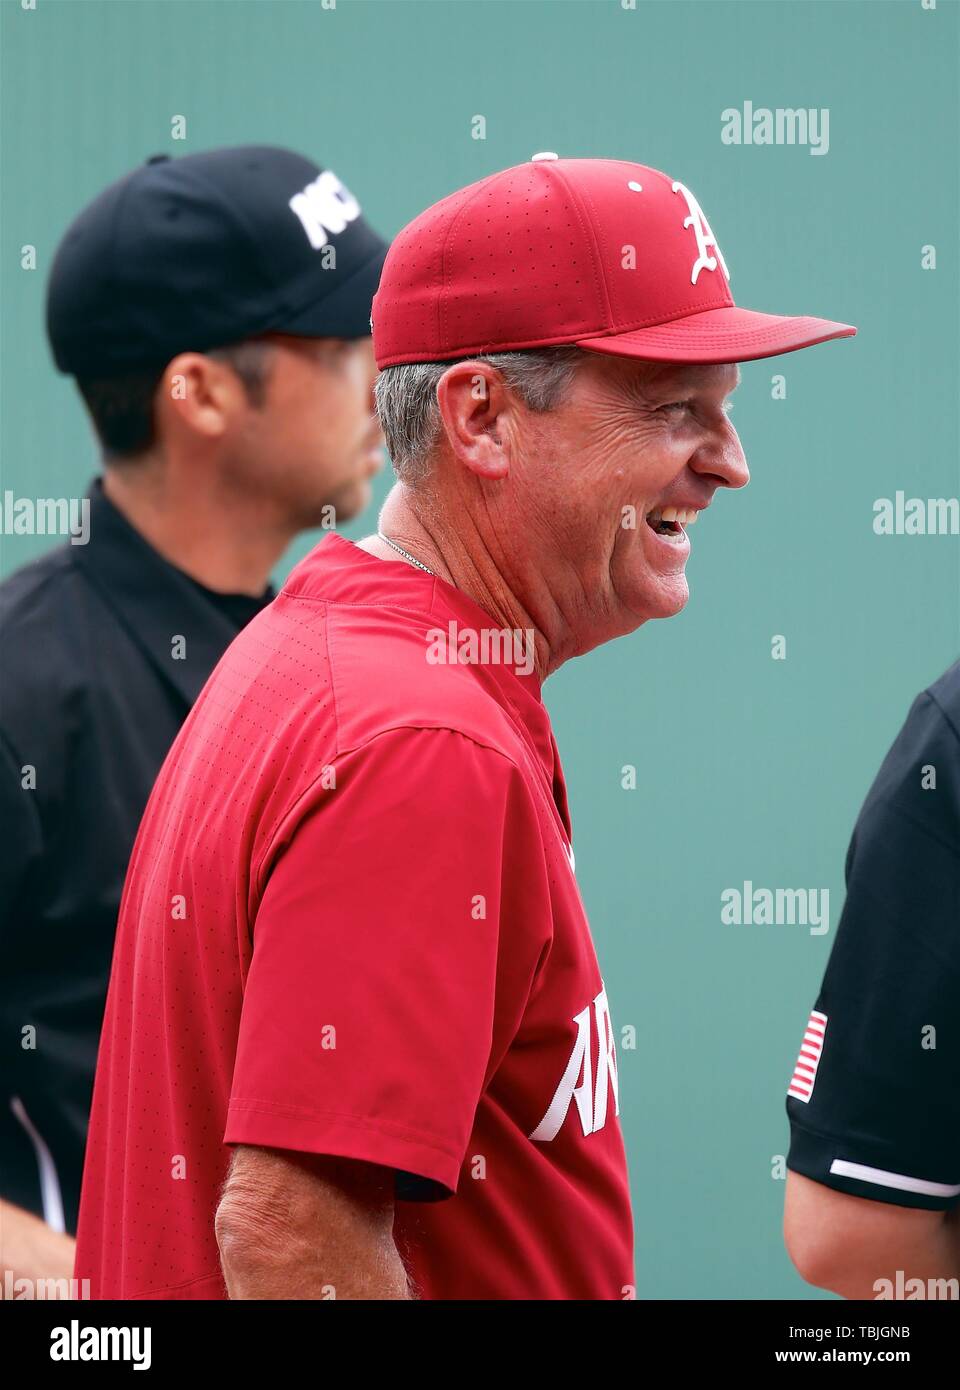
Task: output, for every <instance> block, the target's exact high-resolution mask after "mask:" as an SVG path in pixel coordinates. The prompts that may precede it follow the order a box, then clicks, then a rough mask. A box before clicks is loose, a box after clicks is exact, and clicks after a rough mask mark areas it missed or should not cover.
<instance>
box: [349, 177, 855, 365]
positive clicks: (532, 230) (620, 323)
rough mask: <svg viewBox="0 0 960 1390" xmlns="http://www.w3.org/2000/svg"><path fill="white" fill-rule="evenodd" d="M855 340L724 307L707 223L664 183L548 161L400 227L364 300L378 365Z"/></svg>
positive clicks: (680, 191) (797, 319) (728, 352)
mask: <svg viewBox="0 0 960 1390" xmlns="http://www.w3.org/2000/svg"><path fill="white" fill-rule="evenodd" d="M856 331H857V330H856V329H855V328H854V327H852V326H851V325H850V324H845V323H834V322H833V321H831V320H828V319H820V318H811V317H809V316H806V315H803V316H781V315H775V314H767V313H761V312H758V311H756V310H751V309H741V308H738V307H737V306H736V305H735V304H734V301H733V296H732V294H731V292H730V278H729V269H728V266H727V263H726V261H725V259H724V256H723V253H722V252H721V250H720V248H719V246H718V245H717V241H716V238H715V236H714V234H713V231H712V230H711V227H710V224H709V222H708V221H707V218H706V216H705V214H704V212H703V210H702V208H701V207H700V205H699V203H698V202H697V199H696V198H695V196H694V195H693V193H691V191H690V190H689V189H688V188H687V187H686V186H685V185H684V184H682V183H680V182H679V181H678V180H676V179H671V178H670V177H669V176H668V175H666V174H663V173H660V171H659V170H657V169H650V168H648V167H647V166H646V165H642V164H632V163H628V162H626V161H623V160H614V159H558V158H557V157H556V156H555V155H553V154H550V153H547V154H541V155H537V156H535V157H534V158H533V159H532V160H531V161H530V162H529V163H527V164H521V165H517V166H516V167H515V168H512V169H506V170H504V171H503V172H502V173H499V174H493V175H491V176H490V177H489V178H486V179H481V180H480V182H479V183H474V184H471V185H470V186H469V187H467V188H462V189H460V190H459V192H457V193H453V194H451V195H450V197H448V198H444V199H442V200H441V201H440V202H439V203H435V204H434V206H433V207H430V208H428V209H427V210H426V212H423V213H421V215H420V216H419V217H416V218H414V220H413V221H412V222H411V223H409V224H408V226H406V227H405V228H404V229H403V231H401V232H400V234H399V236H398V237H397V239H396V241H395V242H394V244H393V247H392V249H391V250H390V252H389V253H388V255H387V258H386V262H385V264H384V268H383V274H382V276H381V279H380V287H379V289H378V291H377V294H376V295H375V297H374V301H373V342H374V348H375V351H376V356H377V364H378V366H380V367H381V368H382V367H389V366H394V365H396V364H398V363H402V362H430V361H446V360H450V359H453V358H457V357H468V356H470V355H472V354H479V353H485V352H495V351H508V350H513V349H522V348H533V347H544V346H549V345H551V344H561V343H574V344H576V345H577V346H578V347H581V348H586V349H588V350H589V351H593V352H602V353H610V354H614V355H616V356H621V357H636V358H644V359H647V360H650V361H656V362H742V361H749V360H752V359H754V358H758V357H772V356H774V355H776V354H777V353H781V352H792V351H794V350H795V349H796V348H801V347H810V346H812V345H813V344H814V343H819V342H824V341H825V340H827V339H829V338H843V337H852V336H853V334H855V333H856Z"/></svg>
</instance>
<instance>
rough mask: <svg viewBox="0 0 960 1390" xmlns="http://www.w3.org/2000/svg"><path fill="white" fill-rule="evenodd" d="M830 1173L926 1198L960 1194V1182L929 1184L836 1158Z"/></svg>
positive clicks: (922, 1179)
mask: <svg viewBox="0 0 960 1390" xmlns="http://www.w3.org/2000/svg"><path fill="white" fill-rule="evenodd" d="M830 1172H831V1173H836V1174H837V1176H838V1177H841V1178H858V1179H859V1180H860V1182H872V1183H874V1185H875V1186H877V1187H895V1188H897V1189H898V1190H899V1191H900V1192H919V1193H922V1194H923V1196H925V1197H956V1196H957V1195H958V1194H960V1182H957V1183H947V1182H928V1181H927V1179H926V1178H908V1177H907V1176H906V1175H905V1174H904V1173H888V1172H886V1171H885V1170H884V1169H883V1168H868V1167H867V1166H866V1165H865V1164H863V1163H849V1162H848V1161H847V1160H846V1159H845V1158H835V1159H834V1160H833V1162H832V1163H831V1164H830Z"/></svg>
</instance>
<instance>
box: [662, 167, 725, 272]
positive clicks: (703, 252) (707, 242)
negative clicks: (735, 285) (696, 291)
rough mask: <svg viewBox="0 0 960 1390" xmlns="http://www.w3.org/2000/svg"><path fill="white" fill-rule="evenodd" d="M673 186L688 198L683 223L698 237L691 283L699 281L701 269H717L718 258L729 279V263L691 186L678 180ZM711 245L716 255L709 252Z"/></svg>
mask: <svg viewBox="0 0 960 1390" xmlns="http://www.w3.org/2000/svg"><path fill="white" fill-rule="evenodd" d="M672 187H673V191H674V193H682V194H683V196H684V198H685V199H686V200H687V210H688V212H689V216H688V217H685V218H684V219H683V225H684V226H685V227H692V228H693V234H694V236H695V237H696V238H697V259H696V260H695V261H694V263H693V271H692V272H691V275H690V283H691V285H695V284H696V283H697V276H698V275H699V274H700V272H701V270H716V268H717V261H718V260H719V262H720V264H721V265H722V266H723V273H724V275H725V276H726V277H727V279H728V280H729V279H730V272H729V270H728V269H727V263H726V261H725V260H724V259H723V252H722V251H721V250H720V247H719V246H718V245H717V238H716V237H715V236H714V235H713V232H712V231H711V230H710V223H709V222H708V221H707V219H706V217H705V216H704V212H703V208H702V207H701V206H700V204H699V203H698V202H697V200H696V198H695V197H694V196H693V194H692V193H691V192H690V190H689V188H687V187H686V186H685V185H684V184H682V183H680V182H679V181H678V180H674V183H673V185H672ZM711 246H712V247H713V249H714V250H715V251H716V253H717V254H716V256H711V255H710V254H709V251H710V247H711Z"/></svg>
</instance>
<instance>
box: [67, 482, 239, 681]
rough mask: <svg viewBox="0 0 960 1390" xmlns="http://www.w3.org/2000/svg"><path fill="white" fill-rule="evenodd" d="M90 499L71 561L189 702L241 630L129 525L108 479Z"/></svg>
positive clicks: (93, 490)
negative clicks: (84, 537)
mask: <svg viewBox="0 0 960 1390" xmlns="http://www.w3.org/2000/svg"><path fill="white" fill-rule="evenodd" d="M87 497H88V499H89V502H90V538H89V541H88V543H87V544H86V545H76V546H71V547H70V553H71V557H72V559H73V562H74V564H75V565H77V566H78V568H79V569H80V570H81V571H82V573H83V574H84V576H85V577H86V578H87V579H88V580H89V582H90V583H91V584H93V585H94V587H95V588H96V589H97V592H98V593H99V594H100V597H101V598H102V599H103V601H104V603H105V604H106V605H107V607H108V608H109V609H110V610H111V611H112V612H113V614H114V615H115V617H116V618H117V619H118V621H119V622H120V623H121V625H122V626H123V627H124V628H125V629H126V631H127V634H128V636H129V637H130V638H131V639H132V641H133V642H134V643H135V644H136V645H137V646H138V647H139V648H140V650H141V652H142V653H143V654H144V656H145V657H146V658H147V660H148V661H149V662H150V664H151V665H152V666H153V668H154V670H155V671H156V672H157V674H158V675H159V676H160V677H161V678H162V679H163V680H164V681H165V682H166V684H167V685H169V686H171V687H172V688H173V689H174V690H175V691H176V692H177V693H178V694H179V695H180V696H181V697H182V698H183V700H184V702H185V704H186V705H187V707H188V708H189V706H191V705H192V704H193V703H194V701H195V700H196V698H197V696H198V695H199V694H200V691H201V690H202V688H203V686H204V685H205V684H206V681H207V677H208V676H209V675H210V672H211V671H212V670H213V668H214V666H215V665H216V664H217V662H218V661H219V660H220V658H221V656H222V655H223V653H224V652H225V651H226V649H227V647H228V646H229V645H230V643H231V642H232V641H233V639H234V637H236V635H237V629H236V627H235V626H234V625H233V624H232V623H231V622H230V620H229V619H228V618H227V616H226V614H224V613H222V612H220V611H219V610H218V609H217V608H216V607H215V606H214V605H213V604H211V603H208V602H207V601H206V599H205V598H204V596H203V593H202V592H201V590H200V589H199V588H198V587H197V586H196V585H195V584H194V583H192V582H191V580H190V579H189V577H188V576H187V575H186V574H184V573H183V572H182V571H181V570H178V569H177V568H176V567H175V566H174V565H171V564H170V563H169V562H168V561H167V560H165V559H164V558H163V556H162V555H160V554H159V553H158V552H157V551H156V550H154V548H153V547H152V546H151V545H150V544H149V543H148V542H147V541H146V540H144V538H143V536H141V535H140V533H139V532H138V531H137V530H135V528H134V527H133V526H131V525H130V523H129V522H128V521H127V519H126V518H125V517H124V516H123V515H122V514H121V513H120V512H119V511H118V510H117V508H116V507H115V506H114V505H113V503H112V502H111V501H110V500H109V498H108V497H107V496H106V494H105V493H104V491H103V481H102V479H100V478H95V479H94V481H93V482H92V483H91V485H90V488H89V489H88V492H87ZM177 639H182V640H181V641H177Z"/></svg>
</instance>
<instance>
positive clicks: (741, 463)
mask: <svg viewBox="0 0 960 1390" xmlns="http://www.w3.org/2000/svg"><path fill="white" fill-rule="evenodd" d="M690 467H691V468H692V469H693V471H694V473H698V474H699V475H700V477H702V478H713V479H715V482H714V486H715V487H746V485H747V483H749V481H750V469H749V468H748V467H747V459H746V455H745V454H744V452H743V446H742V444H741V443H740V436H739V435H738V434H737V432H736V430H735V429H734V428H733V425H732V424H731V423H730V421H729V420H726V421H725V422H724V425H723V428H722V430H721V431H720V432H719V433H718V434H717V435H716V436H712V437H711V439H710V440H709V442H706V443H704V444H702V445H701V446H700V447H699V448H698V449H697V450H696V452H695V453H694V455H693V457H692V458H691V460H690Z"/></svg>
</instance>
